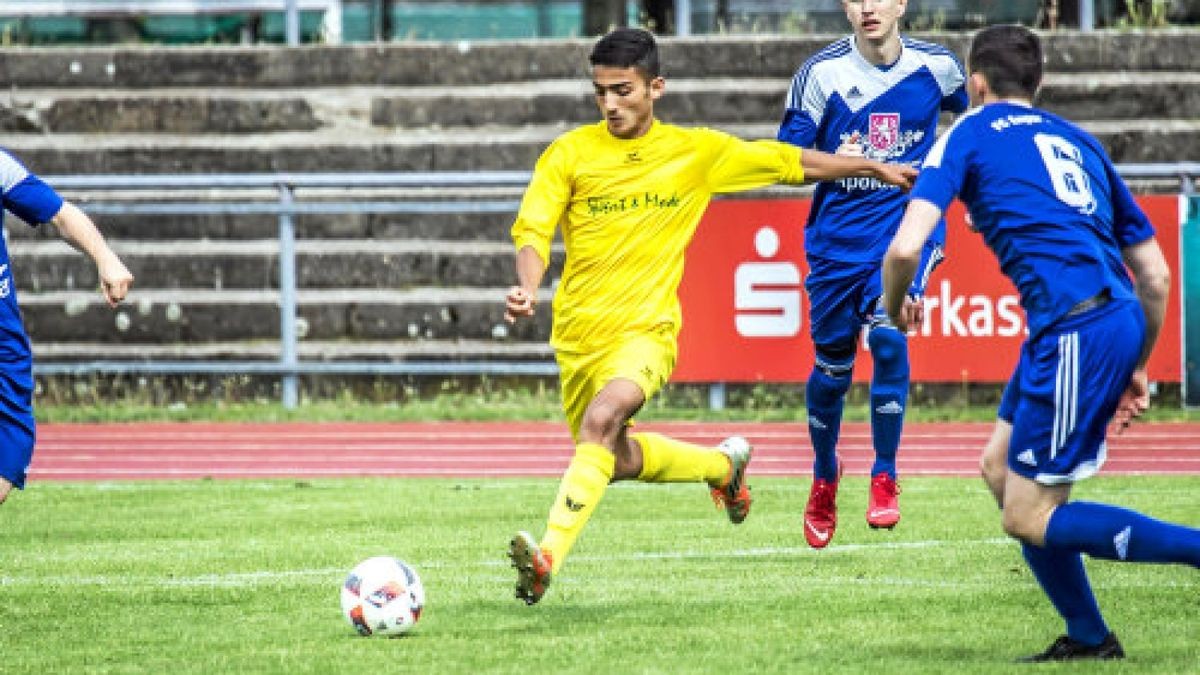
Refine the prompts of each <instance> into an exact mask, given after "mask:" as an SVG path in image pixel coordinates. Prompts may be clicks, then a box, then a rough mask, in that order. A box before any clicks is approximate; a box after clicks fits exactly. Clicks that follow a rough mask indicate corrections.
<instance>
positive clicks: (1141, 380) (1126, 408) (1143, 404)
mask: <svg viewBox="0 0 1200 675" xmlns="http://www.w3.org/2000/svg"><path fill="white" fill-rule="evenodd" d="M1149 409H1150V385H1149V378H1148V377H1147V376H1146V370H1145V369H1144V368H1139V369H1138V370H1135V371H1133V376H1132V377H1130V378H1129V386H1128V387H1126V388H1125V391H1124V392H1122V393H1121V399H1120V400H1119V401H1117V411H1116V412H1115V413H1114V414H1113V418H1112V422H1111V423H1110V424H1109V426H1108V430H1109V431H1110V432H1112V433H1115V434H1118V435H1119V434H1121V433H1124V431H1125V430H1126V429H1128V428H1129V425H1130V424H1133V420H1135V419H1137V418H1138V417H1141V415H1142V413H1144V412H1146V411H1147V410H1149Z"/></svg>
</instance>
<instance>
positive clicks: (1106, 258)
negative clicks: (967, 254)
mask: <svg viewBox="0 0 1200 675" xmlns="http://www.w3.org/2000/svg"><path fill="white" fill-rule="evenodd" d="M955 195H958V196H959V197H960V198H961V199H962V201H963V202H964V203H965V204H966V205H967V209H968V210H969V211H970V214H971V222H972V227H973V228H974V229H975V230H976V231H978V232H979V233H980V234H981V235H982V236H983V239H984V241H985V242H986V243H987V245H988V247H989V248H991V249H992V251H993V252H994V253H995V254H996V257H997V259H998V260H999V261H1000V269H1001V270H1002V271H1003V272H1004V274H1005V275H1007V276H1008V278H1009V279H1011V280H1012V282H1013V284H1014V285H1015V286H1016V287H1017V292H1018V293H1019V294H1020V296H1021V306H1022V308H1023V309H1024V310H1025V315H1026V319H1027V321H1028V322H1029V332H1030V336H1031V338H1032V337H1036V336H1037V335H1038V334H1039V333H1041V332H1042V331H1043V330H1045V329H1046V328H1047V327H1049V326H1051V325H1053V324H1054V322H1055V321H1057V320H1059V319H1061V318H1062V317H1064V316H1066V315H1067V313H1068V312H1070V310H1071V308H1073V307H1075V306H1076V305H1077V304H1078V303H1079V302H1081V301H1083V300H1086V299H1088V298H1091V297H1093V296H1096V295H1097V294H1101V293H1104V292H1108V293H1109V294H1110V295H1111V296H1112V297H1113V298H1114V299H1131V300H1135V301H1136V296H1135V295H1134V292H1133V284H1132V281H1131V280H1130V278H1129V274H1128V272H1126V270H1125V264H1124V262H1123V261H1122V258H1121V249H1123V248H1126V247H1128V246H1132V245H1134V244H1137V243H1140V242H1143V241H1145V240H1147V239H1149V238H1150V237H1152V236H1154V228H1153V227H1152V226H1151V225H1150V221H1149V220H1148V219H1147V218H1146V215H1145V214H1144V213H1142V210H1141V209H1140V208H1139V207H1138V205H1137V203H1136V202H1134V199H1133V196H1132V195H1131V194H1130V193H1129V188H1127V187H1126V186H1125V183H1124V181H1122V180H1121V178H1120V176H1118V175H1117V171H1116V169H1115V168H1114V167H1113V165H1112V161H1111V160H1109V158H1108V155H1107V154H1105V152H1104V149H1103V148H1102V147H1101V146H1100V143H1099V142H1098V141H1097V140H1096V139H1095V138H1093V137H1092V136H1091V135H1090V134H1088V133H1087V132H1086V131H1083V130H1082V129H1080V128H1079V127H1077V126H1075V125H1074V124H1071V123H1070V122H1068V121H1066V120H1064V119H1062V118H1060V117H1057V116H1055V115H1052V114H1050V113H1048V112H1045V111H1043V110H1038V109H1037V108H1031V107H1028V106H1023V105H1018V104H1014V103H994V104H991V105H987V106H983V107H981V108H977V109H975V110H973V111H971V112H970V113H968V114H966V115H964V116H963V117H962V118H960V119H959V120H958V122H957V123H956V124H955V125H954V126H953V127H951V129H950V130H949V131H948V132H947V133H946V134H945V135H944V136H942V138H941V139H939V140H938V142H937V144H936V145H934V148H933V150H932V151H930V153H929V156H928V157H927V158H926V160H925V164H924V166H923V167H922V169H921V174H920V176H918V178H917V183H916V185H915V186H914V187H913V191H912V198H914V199H925V200H928V201H929V202H932V203H933V204H935V205H937V206H938V207H941V208H942V209H945V208H946V207H947V206H948V205H949V204H950V201H951V200H953V199H954V197H955Z"/></svg>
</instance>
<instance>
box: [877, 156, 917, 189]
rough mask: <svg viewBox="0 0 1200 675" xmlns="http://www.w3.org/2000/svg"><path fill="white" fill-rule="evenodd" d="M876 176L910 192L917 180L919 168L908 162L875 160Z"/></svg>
mask: <svg viewBox="0 0 1200 675" xmlns="http://www.w3.org/2000/svg"><path fill="white" fill-rule="evenodd" d="M872 168H873V169H874V170H875V177H876V178H878V179H879V180H881V181H883V182H885V183H888V184H889V185H895V186H896V187H898V188H900V189H901V190H904V191H905V192H908V191H909V190H910V189H912V186H913V182H914V181H916V180H917V170H916V169H914V168H912V167H911V166H909V165H907V164H885V163H883V162H874V166H873V167H872Z"/></svg>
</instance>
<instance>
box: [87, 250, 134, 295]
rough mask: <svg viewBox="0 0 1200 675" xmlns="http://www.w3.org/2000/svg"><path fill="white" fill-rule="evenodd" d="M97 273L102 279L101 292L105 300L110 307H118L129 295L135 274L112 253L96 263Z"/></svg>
mask: <svg viewBox="0 0 1200 675" xmlns="http://www.w3.org/2000/svg"><path fill="white" fill-rule="evenodd" d="M96 272H97V274H98V275H99V277H100V291H101V292H102V293H104V299H105V300H107V301H108V306H109V307H116V306H117V305H118V304H119V303H120V302H121V301H122V300H124V299H125V296H126V295H128V294H129V287H130V286H132V285H133V274H131V273H130V272H129V269H128V268H127V267H125V263H123V262H121V259H120V258H118V257H117V256H116V254H111V253H110V254H109V255H105V256H103V257H102V258H100V260H99V261H97V262H96Z"/></svg>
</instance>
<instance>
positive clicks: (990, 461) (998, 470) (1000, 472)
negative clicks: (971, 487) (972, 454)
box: [979, 452, 1008, 486]
mask: <svg viewBox="0 0 1200 675" xmlns="http://www.w3.org/2000/svg"><path fill="white" fill-rule="evenodd" d="M979 473H980V475H982V476H983V480H984V482H986V483H987V484H988V485H989V486H992V485H995V484H997V483H1000V484H1003V483H1004V476H1005V475H1006V474H1007V473H1008V466H1007V465H1006V464H1005V461H1004V458H1003V457H997V456H996V455H995V454H994V453H990V452H984V453H983V456H982V457H980V458H979Z"/></svg>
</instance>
